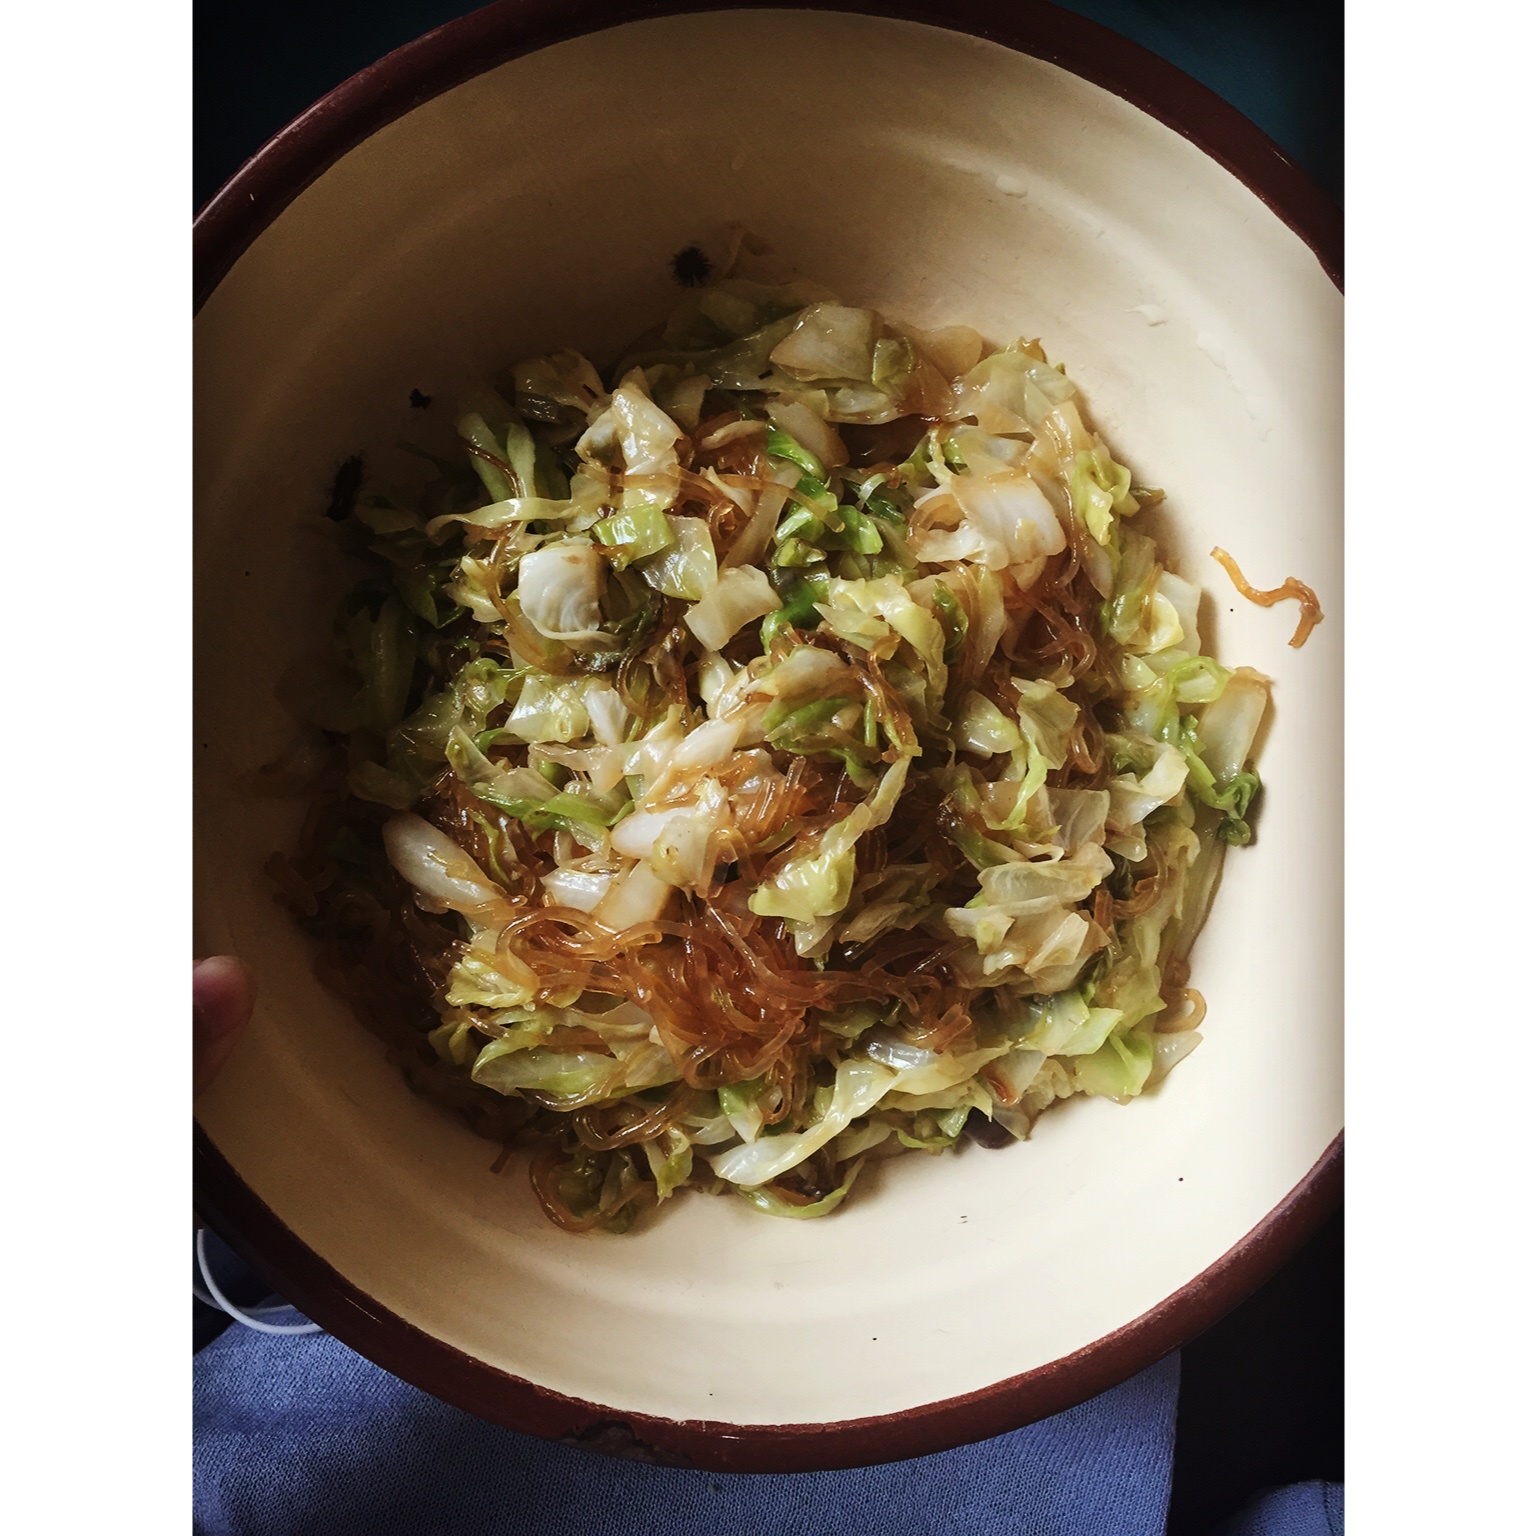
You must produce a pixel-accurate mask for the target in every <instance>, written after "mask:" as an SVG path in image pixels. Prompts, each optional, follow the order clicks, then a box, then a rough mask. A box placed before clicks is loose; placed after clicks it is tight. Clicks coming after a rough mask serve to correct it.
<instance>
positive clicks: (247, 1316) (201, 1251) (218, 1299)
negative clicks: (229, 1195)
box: [192, 1227, 325, 1333]
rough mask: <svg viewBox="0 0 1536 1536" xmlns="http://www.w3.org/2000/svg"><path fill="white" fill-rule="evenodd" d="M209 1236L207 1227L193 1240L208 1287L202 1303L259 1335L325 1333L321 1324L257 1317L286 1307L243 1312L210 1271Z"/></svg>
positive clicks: (201, 1228) (199, 1268)
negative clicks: (266, 1319) (220, 1287)
mask: <svg viewBox="0 0 1536 1536" xmlns="http://www.w3.org/2000/svg"><path fill="white" fill-rule="evenodd" d="M207 1236H208V1229H207V1227H199V1228H198V1229H197V1236H196V1238H194V1239H193V1247H194V1248H195V1249H196V1250H197V1272H198V1274H199V1275H201V1276H202V1278H203V1284H204V1285H206V1286H207V1287H208V1295H207V1296H199V1297H198V1299H199V1300H200V1301H206V1302H207V1303H208V1305H209V1306H211V1307H217V1308H218V1310H219V1311H220V1312H227V1313H228V1314H229V1316H230V1317H232V1318H233V1319H234V1320H235V1321H236V1322H237V1323H241V1324H243V1325H244V1326H245V1327H247V1328H254V1329H255V1330H256V1332H257V1333H323V1332H324V1331H325V1330H324V1329H323V1328H321V1326H320V1324H319V1323H307V1322H306V1323H266V1322H263V1321H262V1320H261V1318H260V1317H259V1316H258V1315H257V1313H259V1312H283V1311H286V1310H287V1309H286V1308H285V1307H259V1308H253V1309H252V1310H251V1311H250V1312H243V1311H241V1309H240V1308H239V1307H237V1306H236V1305H235V1304H234V1302H232V1301H231V1300H230V1299H229V1297H227V1296H226V1295H225V1294H224V1292H223V1291H221V1290H220V1289H219V1286H218V1282H217V1281H216V1280H215V1279H214V1278H213V1275H212V1274H211V1273H210V1272H209V1269H208V1254H207V1251H206V1249H205V1248H204V1246H203V1244H204V1241H205V1239H206V1238H207ZM197 1291H198V1287H197V1286H196V1285H194V1286H193V1287H192V1292H193V1294H194V1295H197Z"/></svg>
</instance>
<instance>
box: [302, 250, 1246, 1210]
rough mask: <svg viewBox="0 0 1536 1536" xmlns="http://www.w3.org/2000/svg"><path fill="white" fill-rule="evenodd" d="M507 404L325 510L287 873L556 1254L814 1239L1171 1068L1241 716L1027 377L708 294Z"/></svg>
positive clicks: (1239, 787) (328, 964)
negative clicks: (355, 584) (960, 1145)
mask: <svg viewBox="0 0 1536 1536" xmlns="http://www.w3.org/2000/svg"><path fill="white" fill-rule="evenodd" d="M501 388H502V390H503V393H502V394H501V395H491V394H484V393H483V394H481V395H480V396H478V397H476V398H475V399H474V400H473V401H472V402H470V404H469V405H468V407H467V408H466V409H464V410H463V411H461V412H460V413H459V414H457V415H455V416H454V417H452V418H451V420H445V427H447V428H448V429H449V434H450V436H452V437H456V438H457V440H458V445H459V447H460V449H461V450H462V452H460V453H459V454H458V455H457V456H456V457H451V456H447V455H446V454H444V453H442V452H439V451H437V450H436V449H434V450H433V451H432V452H430V453H427V454H426V455H425V458H426V459H427V460H428V461H430V462H431V463H432V465H433V466H434V470H435V475H436V478H434V479H432V480H430V481H429V482H428V483H426V484H424V485H421V486H420V487H418V488H417V489H416V490H413V491H406V490H401V489H399V488H398V487H396V488H392V489H390V490H387V491H386V490H384V489H383V488H382V487H381V488H379V489H377V490H375V491H372V492H370V493H369V494H367V495H365V496H364V497H363V498H362V499H361V501H360V503H359V505H358V507H357V508H356V510H355V511H354V513H353V514H352V516H351V518H350V519H349V521H348V522H347V523H346V524H345V525H343V532H344V536H346V537H347V538H349V539H350V540H351V547H352V548H353V550H354V551H355V552H357V553H359V554H360V555H362V556H363V557H364V558H365V559H366V560H368V561H370V562H371V569H372V575H370V576H369V578H368V579H367V580H366V581H365V582H364V583H363V584H362V585H361V586H360V587H359V588H358V590H357V591H356V592H355V593H354V594H353V596H352V597H351V598H349V599H348V601H347V603H346V605H345V608H344V611H343V614H342V617H341V620H340V623H339V625H338V631H337V632H338V636H339V640H340V644H341V651H342V658H343V661H344V663H345V665H346V667H347V668H348V669H349V674H350V678H351V682H350V683H349V685H348V687H347V688H345V689H340V690H334V689H333V690H331V692H332V694H333V695H334V697H329V698H328V699H327V702H326V703H325V706H324V709H323V710H316V711H315V713H314V717H313V723H314V724H315V725H316V726H318V727H320V728H321V729H323V730H324V731H325V732H327V733H328V737H329V740H330V742H331V743H332V744H333V746H334V748H335V767H334V772H331V773H329V774H327V773H325V772H318V771H317V772H314V773H310V774H309V775H308V777H307V782H309V783H312V784H319V785H321V786H322V789H323V797H322V800H321V802H320V803H319V804H318V805H317V807H316V810H315V813H314V814H313V815H312V816H311V817H310V819H309V824H308V833H307V836H306V843H305V846H304V848H303V849H302V850H300V852H299V854H298V855H296V856H295V857H293V858H288V859H277V860H275V861H274V863H273V866H272V869H273V874H274V876H275V877H276V878H277V880H278V882H279V884H280V886H281V887H282V890H283V892H284V895H285V898H286V899H287V900H288V901H289V903H290V905H292V906H293V907H294V908H295V910H296V911H298V912H299V914H300V916H301V918H302V920H303V921H304V923H305V924H306V926H307V927H308V928H309V929H310V931H311V932H312V933H314V934H315V936H316V937H317V938H318V939H319V940H320V941H321V942H322V944H323V945H324V947H325V955H326V961H325V974H326V976H327V978H328V979H329V980H331V981H332V982H333V983H334V984H337V985H339V986H341V987H343V989H344V990H346V991H348V992H349V994H350V995H351V997H352V998H353V1000H354V1002H355V1004H356V1006H357V1007H358V1009H359V1010H360V1011H361V1012H363V1013H364V1014H365V1015H366V1016H367V1017H368V1018H370V1019H371V1020H373V1021H374V1022H375V1024H376V1027H377V1028H379V1029H380V1030H381V1031H382V1032H383V1033H385V1034H386V1035H387V1036H389V1037H390V1038H391V1039H393V1040H394V1041H395V1042H396V1043H397V1045H399V1046H400V1047H401V1049H402V1051H403V1053H404V1058H405V1059H406V1060H407V1061H408V1062H409V1063H410V1067H409V1070H410V1072H411V1074H412V1077H413V1080H414V1081H416V1083H417V1085H418V1086H419V1087H421V1088H422V1089H423V1091H425V1092H427V1093H429V1094H432V1095H433V1096H435V1097H438V1098H440V1099H442V1100H443V1101H444V1102H445V1103H448V1104H451V1105H453V1106H455V1107H456V1108H459V1109H461V1110H462V1111H463V1112H464V1113H466V1114H467V1115H468V1116H469V1117H470V1119H471V1121H472V1123H473V1124H474V1125H475V1126H476V1128H477V1129H479V1130H480V1131H482V1132H483V1133H484V1134H487V1135H490V1136H494V1137H496V1138H498V1139H500V1140H503V1141H506V1142H508V1143H513V1142H523V1143H529V1144H531V1145H532V1146H533V1148H534V1152H533V1160H532V1173H533V1181H534V1187H535V1189H536V1190H537V1192H538V1195H539V1198H540V1200H541V1202H542V1203H543V1205H544V1208H545V1210H546V1211H548V1213H549V1214H550V1216H551V1217H552V1218H553V1219H554V1220H556V1221H557V1222H559V1223H560V1224H561V1225H563V1226H566V1227H568V1228H570V1229H572V1230H586V1229H590V1228H601V1229H604V1230H608V1231H622V1230H624V1229H625V1228H626V1227H627V1226H628V1225H629V1224H630V1223H631V1222H632V1221H633V1220H634V1219H635V1217H636V1215H637V1213H639V1212H640V1211H641V1210H643V1209H645V1208H646V1207H649V1206H652V1205H655V1204H657V1203H659V1202H660V1201H662V1200H665V1199H669V1198H671V1197H672V1196H674V1195H675V1194H676V1193H677V1192H679V1191H680V1190H685V1189H699V1190H711V1191H716V1192H735V1193H737V1194H738V1195H739V1196H740V1197H741V1198H743V1199H744V1200H746V1201H747V1202H748V1203H750V1204H751V1205H752V1206H754V1207H755V1208H756V1209H758V1210H760V1211H764V1212H767V1213H770V1214H773V1215H779V1216H788V1217H795V1218H804V1217H815V1216H821V1215H825V1214H827V1213H828V1212H830V1211H832V1210H834V1209H835V1208H836V1207H837V1206H838V1205H839V1204H840V1203H841V1202H842V1201H843V1200H844V1199H845V1198H846V1197H847V1195H848V1193H849V1190H850V1189H851V1187H852V1185H853V1182H854V1179H855V1178H856V1176H857V1174H858V1172H859V1170H860V1168H861V1167H862V1166H863V1164H864V1162H865V1161H866V1160H867V1159H869V1158H873V1157H885V1156H889V1155H893V1154H896V1153H899V1152H901V1151H903V1150H908V1149H916V1150H927V1151H930V1152H938V1151H942V1150H944V1149H946V1148H950V1147H953V1146H954V1145H955V1144H956V1142H957V1141H959V1140H960V1139H961V1138H962V1136H963V1135H964V1134H965V1133H966V1131H967V1129H968V1128H969V1129H971V1130H973V1131H974V1130H976V1129H977V1128H978V1127H979V1128H982V1129H985V1128H986V1124H987V1122H988V1121H991V1122H993V1123H994V1124H995V1125H996V1126H998V1127H1002V1128H1004V1129H1005V1130H1006V1131H1007V1132H1009V1133H1011V1134H1012V1135H1014V1136H1016V1137H1023V1136H1025V1135H1027V1134H1028V1132H1029V1130H1030V1127H1031V1126H1032V1125H1033V1123H1034V1121H1035V1119H1036V1117H1037V1116H1038V1115H1039V1114H1040V1112H1041V1111H1042V1110H1044V1109H1045V1108H1047V1107H1048V1106H1049V1105H1051V1104H1052V1103H1054V1102H1056V1101H1057V1100H1058V1099H1062V1098H1066V1097H1070V1096H1071V1095H1073V1094H1079V1093H1082V1094H1089V1095H1097V1096H1102V1097H1109V1098H1114V1099H1118V1100H1122V1101H1123V1100H1127V1099H1130V1098H1133V1097H1135V1096H1136V1095H1137V1094H1139V1093H1141V1092H1142V1091H1143V1090H1144V1089H1145V1088H1146V1087H1147V1086H1148V1084H1149V1083H1155V1082H1156V1081H1158V1080H1159V1079H1160V1078H1161V1077H1163V1076H1164V1075H1166V1073H1167V1071H1168V1070H1169V1068H1170V1067H1171V1066H1172V1065H1173V1064H1174V1063H1175V1062H1176V1061H1178V1060H1179V1059H1181V1058H1182V1057H1183V1056H1184V1055H1187V1054H1188V1052H1189V1050H1190V1049H1191V1048H1192V1047H1193V1045H1194V1044H1195V1043H1197V1042H1198V1040H1199V1035H1198V1034H1197V1033H1196V1032H1195V1030H1194V1029H1193V1027H1192V1026H1194V1025H1195V1024H1198V1023H1199V1021H1200V1017H1201V1015H1202V1014H1203V1011H1204V1005H1203V1003H1202V1002H1201V1000H1200V997H1199V994H1198V993H1196V992H1194V991H1192V990H1190V989H1189V986H1188V981H1189V973H1188V962H1187V956H1188V952H1189V947H1190V942H1191V940H1192V937H1193V934H1194V932H1195V930H1196V928H1197V927H1198V925H1199V923H1200V922H1201V920H1202V918H1203V915H1204V912H1205V909H1206V904H1207V902H1208V900H1209V896H1210V892H1211V890H1212V889H1213V887H1214V884H1215V881H1216V877H1217V871H1218V869H1219V863H1220V858H1221V855H1222V852H1223V850H1224V848H1225V847H1226V846H1227V845H1228V844H1231V843H1244V842H1246V841H1248V840H1249V839H1250V838H1251V836H1252V831H1253V826H1252V813H1253V808H1254V802H1255V798H1256V795H1257V791H1258V780H1257V778H1256V776H1255V774H1254V772H1253V768H1252V764H1251V758H1252V755H1253V750H1254V742H1255V740H1256V738H1257V736H1258V733H1259V731H1260V728H1261V726H1262V723H1263V719H1264V715H1265V711H1266V708H1267V703H1268V686H1267V683H1266V681H1265V679H1264V678H1262V677H1260V676H1259V675H1258V674H1257V673H1255V672H1252V671H1250V670H1249V669H1247V668H1240V669H1238V670H1236V671H1229V670H1228V669H1227V668H1225V667H1223V666H1221V665H1219V664H1218V663H1217V662H1216V661H1215V660H1214V659H1213V658H1211V657H1210V656H1207V655H1205V654H1204V653H1203V652H1202V651H1201V640H1200V633H1199V601H1200V591H1199V588H1198V587H1197V586H1195V585H1194V584H1193V582H1191V581H1190V580H1189V579H1187V578H1186V577H1184V576H1181V575H1180V574H1178V573H1176V572H1174V571H1171V570H1169V569H1168V568H1167V566H1166V565H1165V564H1164V562H1163V559H1162V556H1161V554H1160V552H1159V550H1158V547H1157V545H1156V544H1155V543H1154V541H1153V540H1152V539H1151V538H1150V537H1148V536H1147V535H1146V534H1145V533H1143V532H1140V531H1137V530H1136V528H1135V527H1134V526H1133V522H1132V520H1133V519H1134V518H1135V516H1136V514H1137V512H1138V510H1139V507H1140V504H1141V502H1142V501H1143V500H1144V499H1145V498H1146V497H1147V496H1148V495H1153V494H1156V493H1145V492H1142V491H1139V490H1138V489H1137V488H1136V487H1135V486H1134V485H1133V483H1132V477H1131V475H1130V472H1129V470H1128V469H1127V468H1126V467H1125V466H1124V465H1122V464H1120V463H1118V462H1117V461H1116V460H1115V458H1114V457H1113V455H1112V453H1111V451H1110V449H1109V447H1108V446H1107V445H1106V444H1105V442H1104V441H1103V439H1102V438H1101V437H1100V436H1099V435H1098V434H1097V433H1096V432H1095V431H1094V429H1093V427H1092V425H1091V423H1090V420H1089V417H1088V415H1087V412H1086V407H1085V405H1084V402H1083V400H1082V399H1081V397H1080V396H1079V394H1078V392H1077V389H1076V387H1075V386H1074V385H1073V383H1072V381H1071V379H1070V378H1068V376H1067V375H1066V373H1065V372H1063V371H1062V370H1061V369H1060V368H1059V367H1056V366H1053V365H1052V364H1051V363H1050V362H1049V361H1048V359H1047V358H1046V356H1045V354H1044V352H1043V351H1042V350H1041V349H1040V347H1039V345H1038V344H1037V343H1034V342H1023V341H1019V342H1015V343H1013V344H1011V345H1009V346H1006V347H1004V348H1002V349H1001V350H991V349H989V348H988V347H987V346H986V345H985V344H984V342H983V341H982V339H981V338H980V337H979V336H978V335H977V334H976V333H975V332H974V331H971V330H969V329H968V328H966V327H951V328H949V329H947V330H945V331H939V332H933V333H929V334H919V333H917V332H912V331H907V330H903V329H902V328H900V327H898V326H896V325H894V324H892V323H891V322H890V321H888V320H887V319H885V318H884V317H883V316H881V315H880V314H878V313H877V312H876V311H874V310H871V309H865V308H857V307H854V306H850V305H846V304H842V303H840V302H838V301H837V300H835V299H834V298H832V297H831V296H829V295H827V294H825V293H822V292H819V291H817V290H813V289H809V288H805V287H774V286H769V285H764V284H758V283H751V282H746V281H742V280H737V279H729V278H728V279H726V280H724V281H721V282H718V283H716V284H714V285H713V286H711V287H708V288H705V289H702V290H700V291H699V292H698V293H697V294H696V295H695V296H694V297H693V298H692V299H691V300H690V302H689V303H688V304H687V305H685V306H684V307H683V308H682V309H681V310H679V311H678V313H677V314H676V315H674V316H673V317H672V319H671V321H670V322H669V323H668V324H667V326H666V327H665V329H664V330H663V331H661V332H660V333H659V339H658V340H657V341H656V342H655V343H654V345H652V346H651V347H650V349H649V350H647V351H644V352H641V353H639V354H637V355H635V356H632V357H629V358H625V359H623V360H622V362H621V363H620V364H619V365H618V367H617V368H616V369H615V371H614V372H613V374H612V375H611V376H610V382H609V384H607V385H605V382H604V379H603V377H602V376H601V375H600V374H599V373H598V371H597V370H596V369H595V368H594V367H593V366H592V365H591V364H590V363H589V362H588V361H587V360H586V359H585V358H583V357H581V356H580V355H578V354H577V353H574V352H570V351H562V352H555V353H552V354H550V355H549V356H546V357H539V358H532V359H528V360H525V361H523V362H520V363H517V364H516V365H515V366H514V367H513V368H512V369H511V370H510V371H509V373H508V374H507V375H506V376H505V378H504V379H503V380H502V382H501ZM443 446H447V445H446V444H445V445H443ZM1260 595H1261V596H1265V594H1260Z"/></svg>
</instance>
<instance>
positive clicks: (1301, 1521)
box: [1217, 1482, 1344, 1536]
mask: <svg viewBox="0 0 1536 1536" xmlns="http://www.w3.org/2000/svg"><path fill="white" fill-rule="evenodd" d="M1314 1533H1315V1536H1344V1485H1343V1484H1342V1483H1317V1482H1313V1483H1293V1484H1292V1485H1291V1486H1290V1487H1289V1488H1276V1489H1273V1490H1271V1491H1270V1492H1269V1493H1266V1494H1264V1495H1263V1496H1262V1497H1261V1498H1258V1499H1256V1500H1254V1502H1253V1503H1251V1504H1249V1505H1248V1507H1247V1508H1246V1509H1244V1510H1243V1511H1242V1512H1241V1513H1240V1514H1237V1515H1234V1516H1233V1518H1232V1519H1231V1520H1229V1521H1227V1522H1226V1524H1224V1525H1223V1526H1222V1527H1221V1530H1220V1531H1219V1532H1217V1536H1314Z"/></svg>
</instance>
